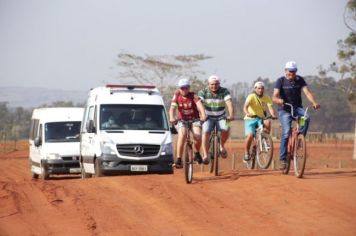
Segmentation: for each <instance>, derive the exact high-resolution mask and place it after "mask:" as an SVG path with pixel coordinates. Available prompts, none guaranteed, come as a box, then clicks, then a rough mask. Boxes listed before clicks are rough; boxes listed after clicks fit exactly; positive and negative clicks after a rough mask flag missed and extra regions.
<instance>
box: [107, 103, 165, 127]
mask: <svg viewBox="0 0 356 236" xmlns="http://www.w3.org/2000/svg"><path fill="white" fill-rule="evenodd" d="M166 117H167V116H166V113H165V110H164V107H163V106H161V105H131V104H130V105H128V104H115V105H112V104H110V105H101V106H100V129H101V130H168V122H167V118H166Z"/></svg>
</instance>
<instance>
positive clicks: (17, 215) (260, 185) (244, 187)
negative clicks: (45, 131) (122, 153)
mask: <svg viewBox="0 0 356 236" xmlns="http://www.w3.org/2000/svg"><path fill="white" fill-rule="evenodd" d="M27 156H28V154H27V152H26V151H17V152H12V153H9V154H6V155H1V156H0V173H1V176H0V235H356V168H349V169H345V168H343V169H330V168H329V169H311V170H308V171H307V173H306V175H305V178H304V179H297V178H295V177H294V176H292V175H289V176H282V175H281V174H280V173H279V172H278V171H247V170H245V169H242V168H239V171H236V172H229V171H225V172H224V173H222V176H221V177H219V178H213V177H211V176H210V175H209V174H204V173H203V174H202V173H198V174H197V175H196V176H197V179H196V180H195V181H194V184H192V185H187V184H185V182H184V179H183V175H182V172H181V171H176V172H175V174H174V175H141V176H114V177H102V178H92V179H86V180H82V179H79V177H78V176H65V177H59V176H55V177H54V178H53V179H52V180H49V181H43V180H41V179H39V180H36V181H34V180H31V179H30V173H29V164H28V159H27Z"/></svg>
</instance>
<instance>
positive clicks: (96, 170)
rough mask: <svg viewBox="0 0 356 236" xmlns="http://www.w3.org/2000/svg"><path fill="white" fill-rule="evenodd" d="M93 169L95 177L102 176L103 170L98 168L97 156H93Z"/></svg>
mask: <svg viewBox="0 0 356 236" xmlns="http://www.w3.org/2000/svg"><path fill="white" fill-rule="evenodd" d="M94 169H95V177H102V176H104V174H103V171H102V170H101V168H100V162H99V159H98V158H95V166H94Z"/></svg>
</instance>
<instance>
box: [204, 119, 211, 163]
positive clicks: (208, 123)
mask: <svg viewBox="0 0 356 236" xmlns="http://www.w3.org/2000/svg"><path fill="white" fill-rule="evenodd" d="M212 125H213V123H212V121H211V120H209V119H208V120H206V121H205V122H204V124H203V131H202V132H203V135H202V148H203V162H204V164H209V158H208V153H209V138H210V132H211V130H212Z"/></svg>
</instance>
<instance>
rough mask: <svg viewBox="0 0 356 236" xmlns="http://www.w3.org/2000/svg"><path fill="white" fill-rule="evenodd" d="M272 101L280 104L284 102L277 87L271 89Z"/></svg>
mask: <svg viewBox="0 0 356 236" xmlns="http://www.w3.org/2000/svg"><path fill="white" fill-rule="evenodd" d="M272 101H273V102H274V103H277V104H281V105H282V104H283V103H284V101H283V99H281V95H280V92H279V89H276V88H275V89H274V90H273V96H272Z"/></svg>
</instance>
